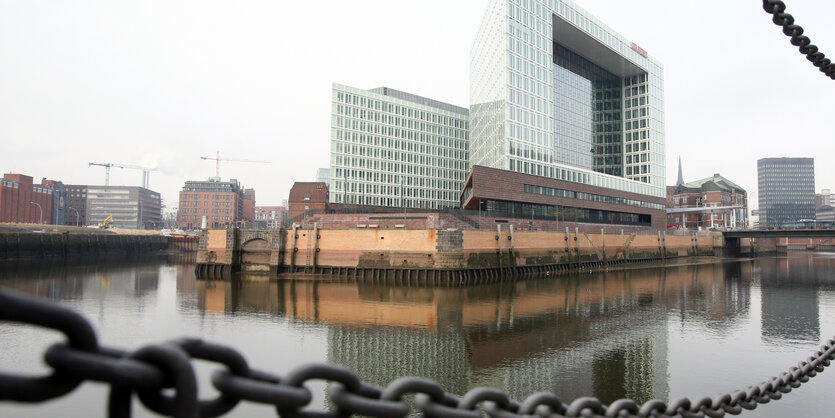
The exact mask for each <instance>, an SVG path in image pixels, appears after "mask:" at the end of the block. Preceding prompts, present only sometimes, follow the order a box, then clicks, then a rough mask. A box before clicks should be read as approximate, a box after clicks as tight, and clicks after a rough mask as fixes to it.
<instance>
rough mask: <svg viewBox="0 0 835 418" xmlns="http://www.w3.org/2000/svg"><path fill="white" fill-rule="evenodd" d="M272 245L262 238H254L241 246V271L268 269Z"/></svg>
mask: <svg viewBox="0 0 835 418" xmlns="http://www.w3.org/2000/svg"><path fill="white" fill-rule="evenodd" d="M271 254H272V246H271V245H270V242H269V241H267V240H265V239H263V238H254V239H251V240H249V241H247V242H246V243H244V245H243V246H242V247H241V269H242V270H243V271H269V270H270V255H271Z"/></svg>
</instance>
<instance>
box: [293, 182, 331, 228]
mask: <svg viewBox="0 0 835 418" xmlns="http://www.w3.org/2000/svg"><path fill="white" fill-rule="evenodd" d="M289 205H290V207H289V208H288V218H289V219H288V221H289V223H291V224H292V223H299V224H300V223H303V222H304V220H305V219H306V218H307V217H309V216H310V215H313V214H316V213H325V212H326V211H327V209H328V184H327V183H321V182H298V181H297V182H295V183H293V187H292V188H291V189H290V199H289Z"/></svg>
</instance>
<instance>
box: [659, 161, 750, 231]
mask: <svg viewBox="0 0 835 418" xmlns="http://www.w3.org/2000/svg"><path fill="white" fill-rule="evenodd" d="M669 191H670V189H669V188H668V196H669V197H670V198H671V199H672V206H671V207H672V208H679V209H692V210H693V211H691V212H677V213H671V214H670V215H669V217H668V221H667V222H668V224H671V225H678V226H679V227H681V228H686V229H699V228H710V227H721V226H730V225H740V226H742V225H746V224H747V222H748V216H747V213H748V195H747V193H746V192H745V190H744V189H743V188H742V187H739V186H738V185H736V184H735V183H733V182H732V181H730V180H728V179H726V178H724V177H722V176H721V175H719V174H718V173H717V174H714V175H713V176H712V177H708V178H704V179H701V180H696V181H691V182H689V183H684V184H681V185H679V186H675V187H674V188H673V189H672V194H670V192H669ZM710 208H717V209H716V210H712V209H710ZM732 218H733V219H732Z"/></svg>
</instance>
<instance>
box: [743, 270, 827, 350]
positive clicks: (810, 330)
mask: <svg viewBox="0 0 835 418" xmlns="http://www.w3.org/2000/svg"><path fill="white" fill-rule="evenodd" d="M833 268H835V258H833V257H831V256H823V255H815V254H793V255H792V256H791V257H786V258H780V259H763V260H760V261H759V263H757V268H756V269H755V271H754V277H756V278H758V279H759V280H760V282H761V283H762V316H761V321H762V325H761V326H762V338H763V340H764V341H766V342H769V343H772V344H778V345H779V344H783V343H799V342H812V343H814V342H817V341H820V339H821V334H820V326H821V325H820V313H819V312H818V309H819V301H818V294H819V292H820V291H821V289H832V288H833V285H835V279H833V276H832V274H831V272H832V271H833Z"/></svg>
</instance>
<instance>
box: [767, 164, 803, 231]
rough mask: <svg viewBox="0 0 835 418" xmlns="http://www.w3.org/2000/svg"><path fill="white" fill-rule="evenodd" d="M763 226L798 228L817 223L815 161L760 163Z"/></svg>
mask: <svg viewBox="0 0 835 418" xmlns="http://www.w3.org/2000/svg"><path fill="white" fill-rule="evenodd" d="M757 189H758V192H759V193H758V196H757V198H758V203H759V211H760V225H761V226H764V227H767V228H781V227H796V226H800V225H801V224H803V223H808V222H811V221H813V220H814V219H815V214H816V213H815V160H814V159H813V158H763V159H761V160H757Z"/></svg>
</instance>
